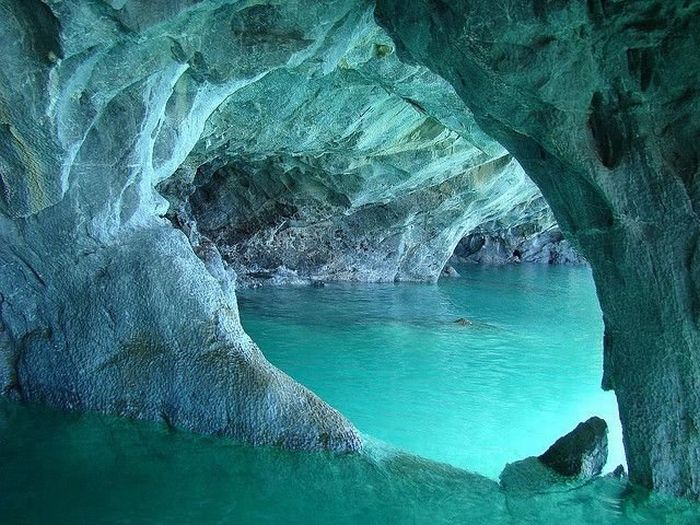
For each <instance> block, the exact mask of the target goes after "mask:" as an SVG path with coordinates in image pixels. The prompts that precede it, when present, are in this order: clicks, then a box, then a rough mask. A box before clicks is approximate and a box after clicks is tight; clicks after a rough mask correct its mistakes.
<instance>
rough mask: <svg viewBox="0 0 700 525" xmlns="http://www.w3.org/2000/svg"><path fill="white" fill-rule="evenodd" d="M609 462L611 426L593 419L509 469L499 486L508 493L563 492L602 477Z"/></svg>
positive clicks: (598, 419) (512, 464) (506, 468)
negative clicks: (538, 454) (540, 453)
mask: <svg viewBox="0 0 700 525" xmlns="http://www.w3.org/2000/svg"><path fill="white" fill-rule="evenodd" d="M607 460H608V425H607V423H605V420H603V419H601V418H599V417H592V418H590V419H588V420H587V421H584V422H582V423H579V424H578V425H577V426H576V428H575V429H573V430H572V431H571V432H569V433H568V434H566V435H564V436H562V437H560V438H559V439H557V440H556V441H555V442H554V443H553V444H552V446H551V447H549V448H548V449H547V450H546V451H545V452H544V453H543V454H542V455H540V456H537V457H535V456H532V457H529V458H525V459H523V460H520V461H516V462H514V463H509V464H508V465H506V467H505V468H504V469H503V472H501V475H500V483H501V486H502V487H503V488H504V489H505V490H507V491H516V492H532V491H536V492H537V491H549V490H562V487H565V488H568V487H569V485H571V484H572V483H573V484H574V485H575V484H577V483H578V482H581V481H586V480H590V479H591V478H593V477H595V476H598V475H600V473H601V472H602V471H603V467H604V466H605V462H606V461H607ZM623 471H624V469H623Z"/></svg>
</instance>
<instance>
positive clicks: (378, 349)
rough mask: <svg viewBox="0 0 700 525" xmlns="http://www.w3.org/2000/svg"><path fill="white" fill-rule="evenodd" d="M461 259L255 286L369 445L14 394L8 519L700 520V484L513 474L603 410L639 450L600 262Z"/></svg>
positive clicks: (265, 337)
mask: <svg viewBox="0 0 700 525" xmlns="http://www.w3.org/2000/svg"><path fill="white" fill-rule="evenodd" d="M460 270H461V271H462V273H463V276H464V277H463V278H462V279H459V280H449V281H441V282H440V283H439V284H437V285H413V284H399V285H393V284H391V285H328V286H326V287H324V288H310V287H302V288H284V289H283V288H279V289H263V290H246V291H242V292H241V299H240V302H241V313H242V318H243V322H244V325H245V327H246V328H247V329H248V330H249V331H250V332H251V334H252V335H253V336H254V338H255V339H256V340H257V341H258V342H259V343H260V344H261V346H262V347H263V349H264V350H265V351H266V353H267V355H268V357H269V358H270V359H271V360H272V361H273V362H274V363H276V364H277V365H279V366H280V367H282V368H283V369H284V370H286V371H287V372H288V373H290V374H291V375H292V376H293V377H295V378H296V379H298V380H300V381H302V382H304V383H305V384H306V385H307V386H309V387H310V388H312V389H314V390H315V391H316V392H317V393H319V394H320V395H321V396H322V397H324V398H325V399H326V400H328V401H329V402H331V403H332V404H334V406H336V407H337V408H339V409H340V410H341V411H343V412H344V413H345V414H346V415H348V416H349V417H350V418H351V419H352V420H353V422H354V423H355V424H356V425H357V426H358V427H359V428H360V430H361V431H362V432H363V433H364V434H365V439H366V446H365V450H364V451H363V452H362V453H360V454H351V455H341V456H338V455H333V454H328V453H302V452H292V451H285V450H279V449H274V448H253V447H249V446H246V445H241V444H237V443H233V442H231V441H230V440H227V439H224V438H215V437H207V436H195V435H191V434H188V433H186V432H180V431H173V430H169V429H168V428H167V427H166V426H165V425H163V424H155V423H148V422H139V421H129V420H125V419H120V418H116V417H110V416H103V415H98V414H70V413H62V412H59V411H54V410H50V409H46V408H42V407H35V406H22V405H20V404H18V403H14V402H11V401H8V400H2V399H0V524H5V523H7V524H25V523H26V524H35V523H36V524H44V523H52V524H75V523H91V524H99V523H105V524H107V523H109V524H141V523H144V524H145V523H168V524H191V523H201V524H209V523H220V524H225V523H226V524H228V523H236V524H239V523H334V524H335V523H341V524H344V523H348V524H355V523H363V524H364V523H378V524H379V523H426V524H435V523H469V524H533V525H534V524H541V523H567V524H574V525H577V524H600V523H615V524H617V523H621V524H622V523H624V524H627V523H630V524H631V523H674V524H686V523H687V524H694V523H698V522H699V521H700V506H698V505H697V504H694V503H690V502H687V501H682V500H676V499H669V498H663V497H661V496H656V495H652V496H650V495H649V494H648V493H647V492H645V491H643V490H640V489H632V488H630V487H627V486H626V484H625V483H624V482H623V481H619V480H616V479H612V478H609V477H602V478H598V479H596V480H594V481H593V482H590V483H587V484H585V485H583V486H579V487H577V488H573V489H572V488H571V487H557V488H555V489H554V490H552V491H545V492H538V493H530V492H522V493H519V492H516V493H506V492H504V491H502V490H501V489H500V488H499V486H498V484H497V483H496V481H494V479H493V478H495V477H496V476H497V474H498V472H500V470H501V469H502V467H503V465H504V463H505V462H507V461H514V460H517V459H520V458H523V457H525V456H527V455H532V454H539V453H540V452H542V451H543V450H544V448H546V447H547V446H548V445H549V444H550V443H551V442H552V441H553V440H554V439H556V438H557V437H558V436H559V435H561V434H562V433H564V432H566V431H568V430H570V428H571V427H572V426H573V425H574V424H575V423H576V422H578V421H580V420H581V419H584V418H586V417H588V416H590V415H593V414H597V415H601V416H603V417H605V418H606V419H607V420H608V422H609V423H610V425H611V433H610V440H611V443H610V447H611V458H610V461H609V465H608V466H609V467H613V466H615V465H616V464H617V463H618V462H620V461H621V460H622V450H621V448H620V445H619V442H618V440H619V426H618V423H617V421H616V418H615V417H614V416H615V403H614V397H611V395H609V394H606V393H603V392H601V391H600V389H599V386H598V383H599V380H600V359H601V357H600V344H601V343H600V336H601V333H600V331H601V329H602V327H601V322H600V312H599V310H598V309H597V302H596V300H595V294H594V291H593V287H592V282H591V279H590V273H589V271H588V270H587V269H581V268H539V267H524V266H523V267H517V268H501V269H482V268H478V267H472V268H465V269H460ZM459 317H465V318H469V319H470V320H471V321H472V323H473V324H472V325H468V326H460V325H457V324H455V323H454V322H453V321H454V320H455V319H456V318H459ZM616 447H617V448H616ZM415 454H420V455H421V456H424V457H419V456H417V455H415ZM435 460H438V461H435ZM467 469H468V470H467ZM469 471H473V472H469ZM474 472H476V473H474ZM477 473H478V474H477Z"/></svg>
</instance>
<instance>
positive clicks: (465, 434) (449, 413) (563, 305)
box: [239, 265, 625, 479]
mask: <svg viewBox="0 0 700 525" xmlns="http://www.w3.org/2000/svg"><path fill="white" fill-rule="evenodd" d="M459 270H460V271H461V273H462V276H463V277H462V278H461V279H447V280H441V281H440V282H439V283H438V284H437V285H426V284H398V285H395V284H380V285H351V284H329V285H327V286H326V287H324V288H311V287H299V288H277V289H270V288H265V289H257V290H245V291H242V292H241V294H240V298H239V303H240V307H241V316H242V321H243V325H244V327H245V328H246V330H247V331H248V333H249V334H250V335H251V336H252V337H253V339H254V340H255V341H256V342H257V343H258V344H259V345H260V347H261V348H262V349H263V351H264V352H265V354H266V356H267V357H268V359H270V360H271V361H272V362H273V363H274V364H276V365H277V366H278V367H280V368H281V369H283V370H284V371H286V372H287V373H289V374H290V375H291V376H292V377H294V378H295V379H297V380H298V381H300V382H301V383H303V384H304V385H306V386H308V387H309V388H311V389H312V390H313V391H314V392H316V393H317V394H319V395H320V396H321V397H322V398H323V399H325V400H326V401H328V402H329V403H331V404H332V405H333V406H334V407H336V408H338V409H339V410H340V411H341V412H342V413H343V414H345V415H346V416H347V417H349V418H350V420H351V421H353V423H355V425H356V426H357V427H358V428H359V429H360V430H361V431H362V432H364V433H366V434H369V435H371V436H373V437H374V438H377V439H380V440H382V441H385V442H387V443H389V444H391V445H394V446H397V447H399V448H401V449H404V450H406V451H410V452H412V453H415V454H418V455H421V456H424V457H426V458H431V459H434V460H437V461H443V462H446V463H449V464H451V465H455V466H458V467H461V468H465V469H469V470H472V471H474V472H478V473H480V474H483V475H485V476H488V477H491V478H494V479H497V477H498V475H499V473H500V472H501V470H502V469H503V466H504V465H505V464H506V463H507V462H512V461H515V460H518V459H522V458H524V457H527V456H532V455H538V454H541V453H542V452H544V451H545V450H546V449H547V447H548V446H549V445H550V444H552V443H553V442H554V441H555V440H556V439H557V438H558V437H559V436H561V435H563V434H565V433H566V432H568V431H570V430H571V429H572V428H573V427H574V426H576V424H577V423H578V422H580V421H583V420H585V419H587V418H589V417H590V416H593V415H597V416H600V417H603V418H604V419H605V420H606V421H607V422H608V424H609V426H610V433H609V436H608V437H609V459H608V469H609V470H612V469H613V468H615V466H617V465H619V464H621V463H624V462H625V459H624V452H623V449H622V436H621V429H620V423H619V419H618V416H617V406H616V401H615V396H614V394H613V393H611V392H603V391H602V390H601V388H600V380H601V374H602V333H603V324H602V317H601V312H600V308H599V306H598V300H597V298H596V295H595V288H594V285H593V280H592V277H591V272H590V270H589V269H587V268H567V267H547V266H541V265H521V266H510V267H503V268H493V267H492V268H487V267H479V266H468V267H464V268H459ZM459 318H467V319H469V320H471V322H472V324H471V325H469V326H460V325H458V324H456V323H455V322H454V321H455V320H456V319H459Z"/></svg>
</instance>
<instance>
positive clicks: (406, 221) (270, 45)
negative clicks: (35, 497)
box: [0, 0, 551, 451]
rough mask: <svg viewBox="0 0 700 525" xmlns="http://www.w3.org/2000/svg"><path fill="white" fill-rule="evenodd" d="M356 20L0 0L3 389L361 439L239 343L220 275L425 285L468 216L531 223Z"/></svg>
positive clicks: (426, 88)
mask: <svg viewBox="0 0 700 525" xmlns="http://www.w3.org/2000/svg"><path fill="white" fill-rule="evenodd" d="M373 10H374V4H373V2H370V1H364V0H342V1H328V2H317V3H313V4H308V3H305V2H294V1H290V2H283V3H280V4H274V5H273V4H267V3H260V2H254V1H234V0H210V1H203V2H200V1H189V0H156V1H151V2H140V1H136V0H118V1H117V0H114V1H106V0H69V1H66V0H63V1H59V0H44V1H40V0H31V1H26V0H0V43H1V44H2V47H3V50H4V51H5V52H4V54H3V56H2V58H0V60H1V61H2V65H3V67H2V68H0V183H1V184H0V223H1V224H0V265H1V266H2V268H3V271H2V272H0V390H1V391H2V393H3V394H4V395H6V396H10V397H14V398H18V399H21V400H24V401H29V402H40V403H45V404H48V405H52V406H57V407H61V408H69V409H75V410H87V409H90V410H98V411H103V412H109V413H116V414H120V415H124V416H129V417H135V418H145V419H151V420H162V421H164V422H165V423H166V424H168V425H172V426H176V427H181V428H186V429H190V430H193V431H197V432H207V433H216V434H223V435H229V436H232V437H235V438H238V439H242V440H245V441H248V442H251V443H255V444H276V445H282V446H287V447H292V448H306V449H319V448H322V449H332V450H339V451H346V450H356V449H358V448H359V447H360V446H361V440H360V437H359V434H358V432H357V431H356V430H355V429H354V427H353V426H352V424H351V423H350V422H348V421H347V420H346V419H345V418H344V417H343V416H342V415H340V414H339V413H337V412H336V411H335V410H334V409H332V408H331V407H329V406H328V405H326V404H325V403H324V402H323V401H321V400H320V399H318V398H317V397H316V396H315V395H314V394H313V393H311V392H309V391H308V390H307V389H305V388H304V387H302V386H301V385H298V384H297V383H295V382H294V381H293V380H292V379H290V378H289V377H287V376H286V375H285V374H283V373H282V372H280V371H279V370H277V369H275V368H274V367H273V366H272V365H270V364H269V363H268V362H267V361H266V360H265V358H264V356H263V355H262V353H261V352H260V350H259V349H258V348H257V346H256V345H255V343H254V342H252V341H251V340H250V338H249V337H248V336H247V335H246V334H245V332H244V331H243V329H242V327H241V325H240V320H239V318H238V311H237V306H236V298H235V286H236V279H237V274H240V275H242V276H243V277H244V278H245V277H246V276H247V275H248V274H250V273H252V274H254V275H259V274H260V273H264V272H273V271H277V270H278V268H279V267H280V263H283V264H284V265H288V266H292V267H293V268H292V270H294V271H297V272H298V274H300V275H302V276H304V277H307V278H322V279H332V278H338V279H356V280H394V279H421V280H430V279H435V278H437V275H438V274H439V272H440V270H441V269H442V264H443V263H444V261H445V260H447V258H448V257H449V256H450V254H451V252H452V249H453V247H454V245H455V244H456V243H457V242H458V240H459V238H460V237H461V236H462V235H463V234H464V232H465V231H466V230H467V229H469V228H471V227H472V226H475V225H477V224H478V223H480V222H481V221H488V220H493V219H494V218H496V217H501V218H502V219H503V220H512V221H517V220H519V218H521V217H535V218H537V217H544V218H546V217H551V214H550V212H549V210H548V208H547V207H546V205H545V204H544V201H543V199H542V197H541V195H540V193H539V191H538V190H537V189H536V187H535V186H534V184H533V183H532V182H531V181H530V180H529V179H528V178H527V176H525V174H524V172H523V170H522V168H520V167H519V165H518V164H517V163H516V162H515V161H514V160H513V159H512V157H511V156H510V155H509V154H508V153H507V152H506V151H505V149H504V148H503V147H502V146H501V145H500V144H499V143H497V142H496V141H494V140H493V139H491V138H490V137H488V136H487V135H485V134H484V133H483V132H482V131H481V130H480V128H479V127H478V126H477V124H476V122H475V120H474V118H473V116H472V115H471V113H470V111H469V110H468V109H467V108H466V106H465V104H464V102H463V101H462V100H461V99H460V98H459V96H457V94H456V93H455V91H454V89H453V88H452V87H451V86H450V84H449V83H448V82H446V81H445V80H443V79H442V78H440V77H438V76H436V75H435V74H434V73H432V72H431V71H430V70H429V69H427V68H426V67H423V66H417V65H406V64H404V63H402V62H401V61H400V60H399V59H398V58H397V56H396V53H395V52H394V45H393V43H392V41H391V39H390V38H389V37H388V36H387V34H386V32H385V31H384V30H382V29H381V28H379V26H378V25H377V24H376V22H375V20H374V16H373ZM290 210H295V211H293V212H290ZM547 220H548V219H547ZM339 230H340V231H341V233H340V234H337V232H338V231H339ZM326 243H330V247H329V248H328V249H325V248H324V249H322V250H320V249H319V245H322V246H324V247H327V246H328V244H326ZM358 248H359V251H358Z"/></svg>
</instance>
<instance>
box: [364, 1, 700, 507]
mask: <svg viewBox="0 0 700 525" xmlns="http://www.w3.org/2000/svg"><path fill="white" fill-rule="evenodd" d="M377 15H378V18H379V19H380V20H381V22H382V23H383V24H384V25H385V26H386V27H387V28H388V29H389V32H390V34H391V35H392V36H393V37H394V40H395V42H396V43H397V49H398V51H399V55H400V57H402V58H404V59H406V60H412V61H415V62H416V63H421V64H424V65H428V66H429V67H430V68H431V69H433V70H434V71H435V72H436V73H438V74H440V75H441V76H443V77H444V78H446V79H448V80H449V81H450V82H451V83H452V85H453V86H454V87H455V88H456V90H457V92H458V93H459V95H460V96H461V97H462V99H463V100H464V101H465V102H466V104H467V105H468V106H469V108H470V109H471V110H472V112H473V113H474V116H475V118H476V120H477V122H478V123H479V124H480V125H481V126H482V127H483V128H484V130H485V131H487V132H488V133H489V134H491V135H492V136H494V137H495V138H497V139H498V140H499V141H500V142H501V143H502V144H503V145H504V146H505V147H506V148H507V149H508V151H510V152H511V153H513V155H514V156H515V157H516V158H517V159H518V160H519V161H520V163H521V164H522V165H523V167H524V168H525V170H526V171H527V173H528V174H529V175H530V176H531V177H532V178H533V180H534V181H535V182H536V183H537V185H538V186H539V188H540V189H541V190H542V193H543V195H544V196H545V198H546V199H547V201H548V203H549V204H550V206H551V207H552V210H553V212H554V214H555V216H556V218H557V220H558V222H559V224H560V225H561V227H562V230H563V231H565V232H566V233H567V234H569V237H570V238H571V239H573V240H574V241H575V242H576V243H577V245H578V246H577V247H580V249H581V253H582V254H583V255H584V256H585V257H586V259H587V260H588V261H589V262H590V264H591V266H592V269H593V274H594V278H595V281H596V287H597V290H598V295H599V299H600V302H601V307H602V310H603V315H604V320H605V341H604V346H605V366H604V368H605V370H604V378H603V385H604V387H605V388H608V389H614V390H615V393H616V395H617V399H618V404H619V408H620V417H621V421H622V426H623V433H624V441H625V449H626V452H627V458H628V463H629V474H630V479H631V480H632V481H633V482H636V483H639V484H642V485H645V486H647V487H653V488H655V489H658V490H662V491H665V492H670V493H674V494H683V495H690V496H698V495H700V433H698V428H700V352H699V351H698V349H699V348H700V333H699V332H698V322H699V320H698V319H699V317H698V312H699V311H700V309H699V307H698V305H699V304H700V300H699V298H700V284H699V283H700V279H699V278H698V276H700V262H699V261H700V248H699V246H700V244H699V243H698V235H699V233H700V221H698V215H697V210H698V207H699V206H700V191H699V189H700V186H699V185H698V181H700V177H698V171H699V166H700V162H699V160H698V159H700V155H699V153H698V141H697V137H698V136H700V96H699V95H698V89H697V86H698V75H699V74H700V73H699V72H700V55H699V54H698V53H697V45H698V35H700V16H698V15H700V3H699V2H697V1H680V0H677V1H676V0H674V1H669V2H656V1H651V0H640V1H635V2H609V1H598V0H593V1H589V2H556V1H539V0H538V1H532V2H520V1H515V0H512V1H511V0H505V1H503V2H492V1H486V0H483V1H481V0H456V1H451V2H446V1H443V0H411V1H408V2H404V1H403V0H401V1H399V0H378V2H377Z"/></svg>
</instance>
